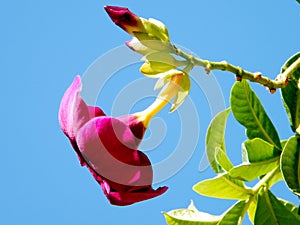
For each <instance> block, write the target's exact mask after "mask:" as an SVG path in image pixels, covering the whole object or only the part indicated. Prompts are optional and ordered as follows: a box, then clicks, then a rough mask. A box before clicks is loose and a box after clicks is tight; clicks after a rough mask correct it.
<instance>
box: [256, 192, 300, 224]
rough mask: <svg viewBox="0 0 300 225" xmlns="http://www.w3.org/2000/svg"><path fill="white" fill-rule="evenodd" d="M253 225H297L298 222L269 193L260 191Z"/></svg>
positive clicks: (299, 222) (299, 221)
mask: <svg viewBox="0 0 300 225" xmlns="http://www.w3.org/2000/svg"><path fill="white" fill-rule="evenodd" d="M254 224H255V225H287V224H288V225H299V224H300V220H299V219H298V218H297V217H296V216H295V215H294V214H293V213H292V212H291V211H290V210H289V209H288V208H286V207H285V206H284V205H283V204H282V202H281V201H279V200H278V199H277V198H276V197H275V196H274V195H273V194H272V193H271V192H270V191H261V192H260V193H259V196H258V203H257V209H256V214H255V219H254Z"/></svg>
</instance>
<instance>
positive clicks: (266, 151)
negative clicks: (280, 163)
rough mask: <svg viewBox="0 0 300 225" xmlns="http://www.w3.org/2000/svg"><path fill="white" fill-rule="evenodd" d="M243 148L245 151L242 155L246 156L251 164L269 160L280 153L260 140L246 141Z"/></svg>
mask: <svg viewBox="0 0 300 225" xmlns="http://www.w3.org/2000/svg"><path fill="white" fill-rule="evenodd" d="M244 146H245V149H244V150H246V152H245V153H244V154H246V155H247V159H248V161H249V162H251V163H254V162H261V161H266V160H270V159H272V158H274V157H277V156H279V155H280V153H281V152H280V151H279V150H278V149H276V148H274V146H273V145H271V144H270V143H268V142H266V141H264V140H262V139H260V138H254V139H252V140H247V141H245V142H244Z"/></svg>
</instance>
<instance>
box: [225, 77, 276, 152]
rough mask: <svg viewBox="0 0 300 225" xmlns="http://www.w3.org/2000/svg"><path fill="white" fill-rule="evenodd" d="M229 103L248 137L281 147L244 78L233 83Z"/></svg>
mask: <svg viewBox="0 0 300 225" xmlns="http://www.w3.org/2000/svg"><path fill="white" fill-rule="evenodd" d="M230 104H231V110H232V112H233V115H234V117H235V118H236V120H237V121H239V122H240V123H241V124H242V125H243V126H245V127H246V134H247V136H248V138H249V139H253V138H261V139H263V140H265V141H267V142H269V143H271V144H272V145H274V146H276V147H277V148H278V149H281V145H280V140H279V136H278V134H277V132H276V129H275V127H274V125H273V123H272V122H271V120H270V118H269V117H268V115H267V114H266V112H265V110H264V108H263V106H262V104H261V102H260V100H259V99H258V97H257V96H256V94H255V93H254V92H253V91H252V90H251V88H250V86H249V84H248V82H247V81H246V80H243V81H241V82H236V83H235V85H234V86H233V88H232V90H231V97H230Z"/></svg>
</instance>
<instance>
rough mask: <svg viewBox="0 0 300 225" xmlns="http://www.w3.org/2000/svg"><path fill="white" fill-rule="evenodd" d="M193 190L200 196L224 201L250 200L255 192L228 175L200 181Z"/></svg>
mask: <svg viewBox="0 0 300 225" xmlns="http://www.w3.org/2000/svg"><path fill="white" fill-rule="evenodd" d="M193 190H194V191H196V192H197V193H198V194H201V195H205V196H209V197H215V198H224V199H239V200H245V199H248V198H249V196H250V195H252V194H253V191H252V190H251V189H249V188H247V187H245V186H244V184H243V183H242V182H241V181H239V180H236V179H233V178H231V177H230V176H229V175H228V174H223V175H218V176H217V177H215V178H212V179H208V180H204V181H200V182H199V183H197V184H195V185H194V186H193Z"/></svg>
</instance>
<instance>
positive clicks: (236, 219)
mask: <svg viewBox="0 0 300 225" xmlns="http://www.w3.org/2000/svg"><path fill="white" fill-rule="evenodd" d="M245 207H246V202H245V201H239V202H237V203H236V204H234V206H232V207H231V208H230V209H229V210H228V211H227V212H225V214H224V215H223V217H222V219H221V220H220V222H219V223H218V225H240V224H242V219H243V216H244V215H243V212H244V210H245Z"/></svg>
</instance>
